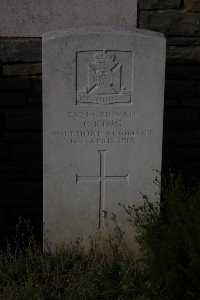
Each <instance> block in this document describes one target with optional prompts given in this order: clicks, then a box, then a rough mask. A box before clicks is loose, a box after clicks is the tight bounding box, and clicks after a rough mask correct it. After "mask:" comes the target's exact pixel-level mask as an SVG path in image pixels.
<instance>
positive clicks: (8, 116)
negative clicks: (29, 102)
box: [5, 108, 42, 130]
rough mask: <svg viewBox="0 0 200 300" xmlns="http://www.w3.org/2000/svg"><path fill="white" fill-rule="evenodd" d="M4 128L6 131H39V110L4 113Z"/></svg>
mask: <svg viewBox="0 0 200 300" xmlns="http://www.w3.org/2000/svg"><path fill="white" fill-rule="evenodd" d="M5 128H6V129H8V130H41V128H42V111H41V109H33V108H22V109H18V110H6V111H5Z"/></svg>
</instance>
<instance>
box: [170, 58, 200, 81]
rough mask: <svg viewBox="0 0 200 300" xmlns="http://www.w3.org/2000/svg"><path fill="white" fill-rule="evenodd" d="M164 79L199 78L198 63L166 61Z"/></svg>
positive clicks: (199, 65)
mask: <svg viewBox="0 0 200 300" xmlns="http://www.w3.org/2000/svg"><path fill="white" fill-rule="evenodd" d="M166 79H167V80H169V79H178V80H179V79H186V80H189V81H190V80H192V79H200V64H197V63H173V62H172V63H168V64H167V68H166Z"/></svg>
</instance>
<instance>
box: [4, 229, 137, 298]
mask: <svg viewBox="0 0 200 300" xmlns="http://www.w3.org/2000/svg"><path fill="white" fill-rule="evenodd" d="M121 236H122V233H121V231H120V228H118V227H116V228H115V233H114V235H113V237H112V239H111V237H110V238H109V237H108V240H107V241H106V242H105V247H104V248H103V249H101V250H100V249H99V248H98V245H97V244H96V243H93V244H91V249H90V250H89V252H86V251H85V250H84V249H83V247H82V246H81V243H80V241H77V242H75V243H71V244H70V245H67V246H66V245H61V246H60V247H59V248H58V249H57V251H55V252H54V253H51V252H45V253H42V251H41V249H40V247H38V245H37V244H36V242H35V240H34V238H32V236H31V235H30V237H29V238H28V239H26V238H25V237H24V236H22V238H17V239H16V243H15V247H14V248H13V247H12V246H11V244H10V243H8V246H7V250H6V251H5V252H4V253H2V254H1V256H0V299H2V300H40V299H41V300H56V299H62V300H63V299H75V300H79V299H80V300H81V299H85V300H90V299H91V300H94V299H113V300H117V299H127V300H128V299H137V295H139V288H138V287H139V281H138V275H139V270H137V268H136V266H135V263H134V261H133V257H132V255H131V254H128V252H126V255H122V251H124V250H123V247H121V246H122V240H121ZM119 238H120V240H119ZM19 240H20V242H18V241H19Z"/></svg>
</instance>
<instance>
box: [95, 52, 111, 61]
mask: <svg viewBox="0 0 200 300" xmlns="http://www.w3.org/2000/svg"><path fill="white" fill-rule="evenodd" d="M115 58H116V54H115V53H110V52H99V53H95V54H94V59H95V63H98V64H99V63H113V62H114V61H115Z"/></svg>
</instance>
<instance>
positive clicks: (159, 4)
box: [139, 0, 181, 9]
mask: <svg viewBox="0 0 200 300" xmlns="http://www.w3.org/2000/svg"><path fill="white" fill-rule="evenodd" d="M180 6H181V0H168V1H166V0H139V7H140V8H142V9H169V8H180Z"/></svg>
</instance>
